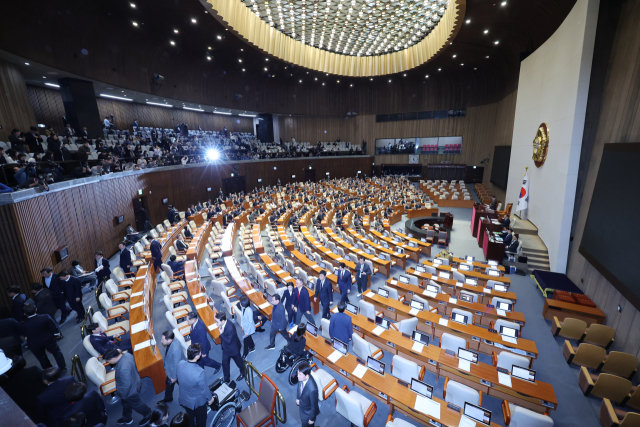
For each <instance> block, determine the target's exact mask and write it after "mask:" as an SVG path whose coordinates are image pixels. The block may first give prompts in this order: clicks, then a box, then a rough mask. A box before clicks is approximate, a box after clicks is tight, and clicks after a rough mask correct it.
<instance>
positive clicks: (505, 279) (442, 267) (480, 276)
mask: <svg viewBox="0 0 640 427" xmlns="http://www.w3.org/2000/svg"><path fill="white" fill-rule="evenodd" d="M421 264H424V265H428V266H429V267H434V268H435V269H436V270H438V271H449V272H454V271H458V272H459V273H462V274H464V275H465V276H469V277H475V278H476V279H478V284H479V285H485V284H486V283H487V281H489V280H493V281H495V282H500V283H504V284H505V285H507V286H510V285H511V279H510V278H509V277H508V276H504V275H502V276H497V277H496V276H489V275H488V274H485V273H480V272H477V271H471V270H470V271H464V270H458V268H457V267H451V266H450V265H444V264H440V265H435V264H434V263H433V262H432V261H429V260H424V261H422V262H421ZM502 270H504V268H503V269H502Z"/></svg>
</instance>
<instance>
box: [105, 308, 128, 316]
mask: <svg viewBox="0 0 640 427" xmlns="http://www.w3.org/2000/svg"><path fill="white" fill-rule="evenodd" d="M128 312H129V310H127V309H126V307H123V306H121V305H117V306H115V307H111V308H108V309H107V315H108V316H109V318H112V317H118V316H122V315H123V314H125V313H128Z"/></svg>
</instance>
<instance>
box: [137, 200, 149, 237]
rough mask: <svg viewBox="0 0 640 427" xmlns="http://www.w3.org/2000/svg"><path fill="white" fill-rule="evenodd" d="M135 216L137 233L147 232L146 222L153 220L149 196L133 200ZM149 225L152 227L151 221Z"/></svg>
mask: <svg viewBox="0 0 640 427" xmlns="http://www.w3.org/2000/svg"><path fill="white" fill-rule="evenodd" d="M145 211H146V212H145ZM133 214H134V215H135V218H136V231H138V232H140V231H143V230H144V231H147V228H148V227H147V228H145V222H146V221H147V219H149V220H150V219H151V216H150V215H149V204H148V202H147V196H138V197H136V198H135V199H133ZM149 225H151V221H149Z"/></svg>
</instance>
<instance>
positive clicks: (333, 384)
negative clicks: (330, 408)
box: [322, 378, 340, 400]
mask: <svg viewBox="0 0 640 427" xmlns="http://www.w3.org/2000/svg"><path fill="white" fill-rule="evenodd" d="M338 387H340V386H339V385H338V382H337V381H336V380H335V378H334V379H332V380H331V381H329V384H327V385H326V386H324V388H323V389H322V400H327V399H328V398H329V397H331V395H332V394H333V392H334V391H336V390H337V389H338Z"/></svg>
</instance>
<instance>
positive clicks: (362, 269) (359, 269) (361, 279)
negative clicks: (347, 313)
mask: <svg viewBox="0 0 640 427" xmlns="http://www.w3.org/2000/svg"><path fill="white" fill-rule="evenodd" d="M355 274H356V283H357V284H358V296H360V295H362V293H363V292H364V291H366V290H367V285H368V284H369V276H371V275H372V274H373V272H372V271H371V268H370V267H369V265H367V264H366V263H365V262H364V257H363V256H360V257H359V258H358V265H357V266H356V271H355Z"/></svg>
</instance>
